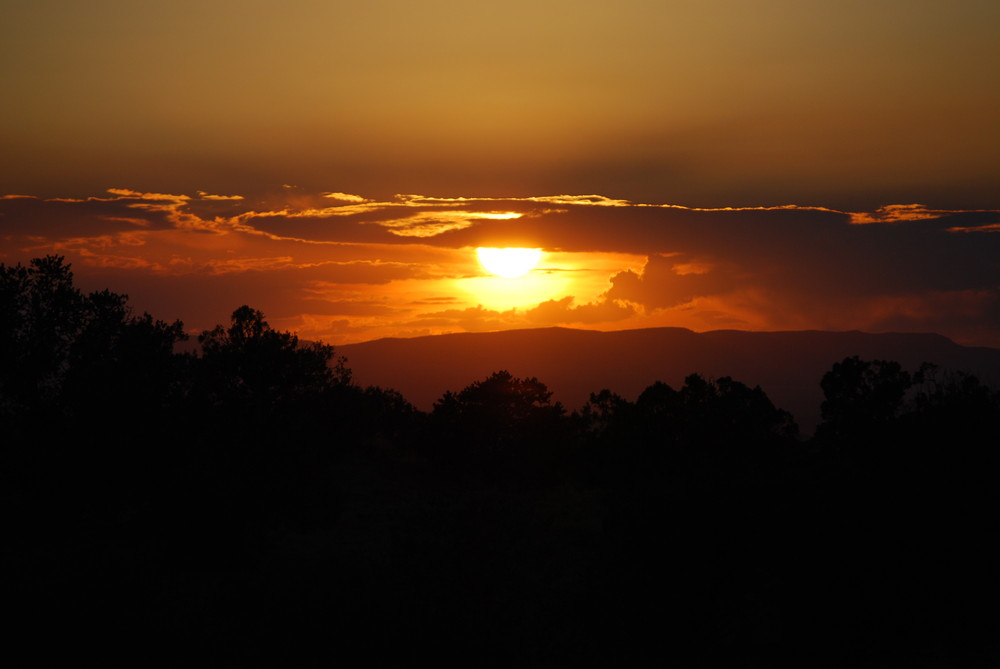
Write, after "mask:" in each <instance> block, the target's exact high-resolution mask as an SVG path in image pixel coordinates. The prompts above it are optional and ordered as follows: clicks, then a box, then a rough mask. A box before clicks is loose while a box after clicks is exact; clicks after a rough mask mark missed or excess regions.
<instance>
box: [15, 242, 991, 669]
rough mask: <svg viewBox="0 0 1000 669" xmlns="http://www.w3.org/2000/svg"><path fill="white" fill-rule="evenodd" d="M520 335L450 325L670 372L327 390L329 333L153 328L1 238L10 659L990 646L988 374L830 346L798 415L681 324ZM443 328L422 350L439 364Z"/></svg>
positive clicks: (123, 301) (529, 352) (929, 651)
mask: <svg viewBox="0 0 1000 669" xmlns="http://www.w3.org/2000/svg"><path fill="white" fill-rule="evenodd" d="M538 334H539V333H531V332H528V333H526V332H514V333H497V334H496V335H495V336H494V335H490V336H486V337H482V336H473V337H470V338H467V339H468V341H470V342H473V343H475V342H479V343H484V342H485V343H487V344H489V346H497V347H499V348H498V349H497V350H496V351H494V353H490V354H491V355H492V354H500V353H502V352H503V351H501V350H500V348H504V347H505V348H506V350H507V353H508V354H509V353H510V352H511V350H512V349H513V348H514V347H515V346H517V345H518V343H519V342H520V343H521V344H522V345H523V346H524V347H525V348H524V353H523V356H524V357H523V358H522V359H523V360H525V361H526V362H532V361H534V362H535V363H536V364H538V365H539V367H542V368H544V369H548V368H547V367H545V365H546V364H551V361H552V359H553V358H557V359H559V360H561V361H562V362H563V363H571V362H572V363H573V364H577V365H580V366H584V365H585V364H586V363H585V362H582V361H580V360H579V359H578V358H575V357H574V356H575V355H576V354H577V353H578V352H579V351H580V350H583V349H582V348H580V347H576V348H573V347H569V346H567V347H566V348H565V349H561V350H560V349H549V348H548V346H551V345H553V344H555V343H559V342H562V341H566V339H567V338H579V339H581V340H583V339H588V338H589V339H591V340H592V341H595V342H603V344H604V345H607V343H608V342H609V341H611V342H613V343H617V347H615V346H612V347H611V348H610V350H609V355H611V356H613V357H615V359H616V360H618V361H619V362H621V361H633V362H634V364H639V362H641V361H642V360H643V355H644V353H645V354H648V355H649V356H650V359H651V360H660V359H661V355H663V356H664V357H665V354H662V352H659V351H658V350H657V347H658V346H662V345H663V343H664V336H665V334H666V335H667V338H668V339H669V338H670V337H673V338H674V340H675V342H681V343H675V345H674V346H673V348H672V349H671V351H672V353H673V354H674V355H675V356H676V355H677V354H678V353H679V352H681V353H685V352H686V355H688V358H687V359H686V362H687V363H688V367H689V371H688V372H687V373H686V374H685V375H684V376H683V378H681V379H680V380H674V379H668V378H664V379H659V378H655V377H656V376H657V370H656V368H655V367H654V366H653V365H652V363H651V364H650V366H649V368H648V371H649V373H650V376H652V377H654V378H653V380H651V381H649V382H648V383H647V384H646V385H645V386H644V387H643V388H641V389H640V390H639V391H638V392H636V394H635V396H634V397H630V396H626V395H624V394H622V393H621V392H619V391H616V390H615V388H613V387H608V386H604V387H600V386H598V387H594V388H592V389H591V391H590V392H589V393H588V395H587V398H586V400H585V401H584V402H583V403H582V405H581V406H580V407H579V408H578V409H576V408H571V407H568V406H567V405H566V404H564V403H563V402H562V401H560V399H559V398H558V396H557V393H556V392H555V391H554V390H553V389H552V388H550V387H549V386H548V385H547V382H546V381H545V380H544V378H543V377H541V376H535V375H533V374H531V375H529V374H526V373H523V372H520V371H511V370H508V369H503V368H501V369H495V370H491V371H488V372H484V373H482V374H479V375H476V376H473V377H472V378H468V379H464V380H463V381H461V382H457V383H455V384H454V385H453V386H451V387H449V388H447V389H446V390H444V391H442V392H441V394H440V395H438V396H437V397H436V398H435V399H434V401H433V402H432V404H431V406H430V407H429V408H427V409H426V410H424V409H421V408H417V407H414V406H413V405H412V404H410V402H408V401H407V398H406V396H405V394H401V393H400V392H399V391H398V390H396V389H392V388H387V387H377V386H372V385H367V386H362V385H360V384H359V381H358V377H359V374H356V373H355V372H354V370H353V369H352V367H351V364H352V361H351V360H350V359H349V358H348V359H346V360H345V359H344V357H343V355H342V352H343V349H345V348H348V347H336V348H334V347H332V346H330V345H327V344H323V343H318V342H313V343H308V342H303V341H301V340H299V339H298V337H297V336H296V335H295V334H294V333H290V332H283V331H278V330H275V329H274V328H272V327H271V326H270V325H269V324H268V322H267V320H266V317H265V314H263V313H261V312H260V311H258V310H256V309H253V308H252V307H251V306H249V305H242V306H239V307H237V308H236V309H234V311H233V312H232V313H231V314H230V315H229V317H228V321H227V322H224V323H222V324H219V325H218V326H216V327H214V328H212V329H210V330H205V331H203V332H202V333H201V334H200V335H199V336H198V341H199V346H198V348H197V350H195V351H178V348H177V344H179V343H181V342H182V341H183V340H184V339H185V337H186V335H185V333H184V328H183V325H182V324H181V323H179V322H175V323H166V322H163V321H160V320H157V319H155V318H154V317H153V316H151V315H149V314H142V315H137V314H135V313H133V312H132V310H131V309H130V308H129V306H128V300H127V298H126V296H124V295H120V294H116V293H112V292H110V291H107V290H106V291H101V292H94V293H89V294H84V293H82V292H81V291H79V290H78V289H77V288H76V287H75V286H74V285H73V276H72V272H71V271H70V268H69V266H67V265H66V264H65V263H64V261H63V259H62V258H59V257H56V256H49V257H46V258H39V259H35V260H33V261H32V262H31V264H30V265H28V266H22V265H16V266H13V267H10V266H6V265H3V264H0V343H2V348H0V363H2V364H0V435H2V439H3V441H2V446H3V448H2V449H0V490H2V493H3V501H4V504H3V506H2V507H0V509H2V511H0V514H2V516H0V520H2V521H3V528H4V544H3V552H2V555H3V567H4V570H3V574H4V575H3V585H4V591H3V592H4V606H5V609H6V610H7V612H8V613H9V614H11V615H10V616H9V617H8V620H9V621H10V622H8V627H7V632H8V634H7V637H8V639H9V652H10V653H11V656H12V657H18V656H23V657H30V658H31V661H32V664H34V665H37V666H52V665H54V664H56V663H58V661H59V660H60V659H61V658H63V657H64V655H65V652H66V649H71V650H72V652H73V653H75V654H77V655H78V656H81V657H83V656H94V657H100V658H101V662H102V664H103V665H105V666H123V667H124V666H129V667H132V666H137V665H139V666H150V667H160V666H162V667H173V666H178V665H179V664H190V663H191V662H192V658H194V660H193V661H194V662H195V663H197V664H199V665H207V666H233V667H257V666H261V667H265V666H267V667H270V666H287V665H291V666H329V665H336V664H346V665H354V664H361V663H364V664H365V665H371V666H410V665H415V664H423V663H426V662H427V661H428V660H430V661H432V662H433V663H434V664H435V665H436V666H449V667H450V666H456V667H457V666H462V667H467V666H481V667H509V666H546V667H548V666H552V667H559V666H595V667H597V666H601V667H605V666H648V665H659V664H667V665H670V664H677V665H678V666H686V667H687V666H690V667H716V666H745V667H761V668H764V667H783V666H787V667H800V666H809V667H812V666H817V667H843V666H912V667H937V666H995V665H996V664H997V660H998V659H1000V641H998V637H997V635H996V616H995V615H994V614H992V610H993V608H994V607H995V602H996V601H997V599H998V597H1000V574H998V572H997V570H996V564H997V560H998V559H1000V550H998V548H997V542H996V541H995V536H996V533H997V531H998V530H1000V525H998V520H997V518H998V516H997V513H996V509H997V508H998V503H1000V493H998V489H997V486H996V480H997V476H998V474H1000V451H998V450H997V448H996V444H997V440H998V436H1000V435H998V429H1000V428H998V426H1000V393H998V392H997V391H996V390H995V388H993V387H991V386H990V384H988V383H986V382H984V380H983V379H982V378H980V377H979V376H977V375H976V374H974V373H969V372H967V371H961V370H952V369H948V368H946V367H944V366H937V365H936V364H934V362H935V361H922V362H920V363H919V364H916V365H911V364H909V363H906V364H904V363H902V362H900V361H898V360H894V359H890V358H867V357H861V356H860V355H859V354H856V353H855V354H849V355H847V356H845V357H842V358H840V359H834V360H831V361H829V363H828V364H826V366H825V368H824V369H822V370H820V372H819V373H818V374H817V375H816V378H815V379H814V380H813V383H814V384H815V386H816V387H817V388H818V389H819V390H818V391H814V392H817V393H818V395H817V397H818V399H819V401H818V406H817V407H816V410H817V411H818V412H819V423H818V426H817V428H816V430H815V434H814V435H813V436H808V437H807V436H805V435H803V434H802V433H801V432H800V430H799V426H798V425H797V423H796V421H795V420H794V418H793V416H792V415H791V414H790V413H789V412H788V411H787V410H786V408H785V407H784V406H782V405H781V404H780V403H777V402H775V401H774V400H773V397H772V396H771V395H770V393H769V392H768V391H767V390H765V389H764V388H763V387H762V386H761V385H757V384H756V383H753V384H751V383H748V382H746V381H745V380H743V379H741V378H739V377H737V376H731V375H728V374H725V375H722V374H720V375H717V376H714V375H713V376H710V375H707V374H706V373H705V372H704V371H698V369H697V367H698V365H697V364H693V363H694V362H696V361H697V358H696V353H697V354H700V355H707V351H708V350H709V348H708V347H707V346H705V345H704V342H703V341H702V337H701V336H700V335H694V333H690V332H687V331H682V330H680V331H666V333H664V332H660V331H653V332H646V333H641V332H639V333H637V332H625V333H581V332H579V331H554V332H553V331H543V332H542V333H541V334H542V335H543V336H542V337H541V338H539V337H538V336H537V335H538ZM606 334H607V335H611V337H610V338H606V337H605V335H606ZM745 334H746V333H728V332H720V333H707V335H708V336H706V337H705V338H704V339H705V340H707V341H709V342H715V344H714V345H715V346H717V347H719V348H720V349H721V348H727V352H726V357H725V358H724V361H728V362H729V364H731V365H732V366H733V367H737V368H739V369H744V370H753V369H759V370H762V372H761V373H765V372H767V371H768V369H769V367H768V365H777V364H778V360H779V359H780V360H783V361H785V362H788V361H791V362H793V363H794V362H795V361H796V360H805V359H806V358H807V356H805V354H804V353H803V352H802V351H805V352H807V353H809V354H810V355H813V354H815V355H817V356H818V355H820V354H821V352H822V351H825V350H827V349H825V348H824V347H826V346H830V347H832V348H834V349H835V350H837V351H840V350H842V349H840V348H837V346H841V345H842V342H843V339H844V338H845V337H847V338H848V339H850V340H852V341H858V342H864V341H869V342H877V345H878V346H883V345H887V342H897V343H898V345H899V347H900V348H899V349H898V352H899V353H900V357H901V358H903V359H908V358H907V356H913V355H921V354H922V353H923V352H924V351H925V350H927V349H925V348H923V347H924V346H927V345H929V344H933V345H935V346H938V347H939V348H938V349H937V350H940V351H941V352H944V353H947V352H948V351H951V352H952V354H953V355H959V356H960V355H967V354H968V353H963V352H962V349H961V347H956V346H955V345H954V344H951V343H950V342H948V341H947V340H944V339H943V338H938V337H928V336H926V335H915V336H909V335H891V336H884V337H883V336H873V337H868V336H865V335H860V334H857V333H847V334H845V335H837V334H832V335H829V336H827V334H828V333H777V334H775V333H771V334H768V333H764V334H763V335H762V336H761V337H757V336H756V335H753V336H747V337H744V336H743V335H745ZM785 334H788V337H785ZM544 335H550V336H551V337H553V338H554V339H546V338H545V336H544ZM643 336H645V337H647V339H645V340H643V339H642V337H643ZM783 337H784V338H783ZM616 338H617V339H616ZM775 340H776V341H778V343H781V342H784V343H785V346H786V349H787V351H786V353H787V355H786V356H785V357H784V358H781V357H780V350H779V348H780V347H775V346H774V345H773V344H774V341H775ZM421 341H423V340H421ZM454 341H456V340H455V338H454V337H451V336H444V337H437V338H430V339H427V340H426V342H430V343H432V344H433V345H434V346H438V345H441V344H442V343H444V344H447V343H448V342H452V343H454ZM643 341H644V342H645V343H644V344H643V346H646V347H647V348H648V350H647V351H645V352H644V351H643V350H642V349H640V348H638V344H639V343H640V342H643ZM684 341H687V342H688V343H687V344H686V345H682V342H684ZM760 341H765V342H770V343H769V345H768V346H767V347H764V350H766V351H769V352H770V353H768V355H770V356H772V357H767V356H765V355H764V354H763V353H760V354H757V353H754V351H758V350H760V349H761V346H760V343H759V342H760ZM802 341H806V342H812V345H811V347H810V346H805V345H802V344H801V343H796V342H802ZM532 342H534V343H532ZM748 342H749V343H748ZM830 342H833V344H831V343H830ZM838 342H839V343H838ZM376 344H385V342H376ZM542 344H545V345H544V346H543V345H542ZM834 344H836V346H834ZM489 346H485V347H484V346H480V351H486V352H487V353H489ZM626 346H631V347H635V348H630V349H629V350H627V351H625V350H624V347H626ZM685 346H686V347H685ZM741 347H742V348H741ZM475 348H476V347H475V346H472V345H470V346H468V347H465V348H462V347H455V356H454V357H455V360H456V364H459V363H462V360H463V357H464V356H468V355H471V353H470V351H473V350H474V349H475ZM796 348H798V349H799V352H798V353H796V352H795V351H796ZM357 350H358V348H357V347H356V348H355V349H354V351H355V352H356V351H357ZM553 350H555V351H560V352H557V353H553ZM872 350H878V351H882V350H884V349H881V348H879V349H864V350H863V351H862V353H863V352H865V351H867V352H871V351H872ZM406 351H407V349H405V348H401V349H399V351H397V353H399V354H400V355H402V354H403V352H406ZM956 351H958V352H957V353H956ZM420 352H421V351H419V350H414V349H412V348H411V349H408V352H407V353H406V355H418V354H420ZM699 352H700V353H699ZM973 353H977V354H978V353H983V352H982V351H973ZM383 354H385V355H387V354H388V353H387V352H386V349H383ZM747 356H751V357H754V359H753V360H750V361H748V360H746V359H745V357H747ZM755 356H756V357H755ZM796 356H799V357H796ZM970 359H975V358H970ZM599 361H600V357H599V356H596V357H595V358H594V359H593V360H591V361H590V364H592V365H599V364H600V362H599ZM385 362H386V364H389V362H391V360H390V361H385ZM431 362H434V361H433V360H431V361H425V362H422V363H421V364H430V363H431ZM399 364H401V365H403V368H404V369H418V367H415V366H414V365H415V363H405V361H399ZM440 364H442V365H443V364H444V363H440ZM677 364H683V362H681V363H677ZM459 366H460V364H459ZM387 369H389V367H387ZM390 371H391V370H390ZM626 371H627V372H628V374H627V375H626V376H623V377H616V378H621V379H622V380H623V381H622V382H624V379H626V378H631V374H633V373H634V372H635V370H634V369H630V370H626ZM579 373H580V374H581V376H579V377H578V378H579V379H580V380H581V381H580V382H583V381H582V380H585V379H586V378H589V377H587V376H586V373H585V372H579Z"/></svg>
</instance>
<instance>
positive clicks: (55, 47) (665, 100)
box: [0, 0, 1000, 346]
mask: <svg viewBox="0 0 1000 669" xmlns="http://www.w3.org/2000/svg"><path fill="white" fill-rule="evenodd" d="M0 19H2V20H0V89H2V90H3V100H4V103H3V104H2V105H0V156H2V159H0V198H2V199H0V262H3V263H7V264H14V263H17V262H21V263H26V262H27V261H28V260H30V258H32V257H38V256H40V255H45V254H48V253H57V254H60V255H64V256H66V258H67V260H68V261H70V262H71V263H72V264H73V269H74V271H75V273H76V277H77V280H78V283H79V284H80V285H81V286H83V287H85V288H88V289H102V288H110V289H112V290H114V291H116V292H124V293H128V294H129V296H130V298H131V301H132V303H133V305H134V306H135V308H136V309H137V310H139V311H142V310H147V311H149V312H150V313H152V314H153V315H154V316H157V317H159V318H163V319H171V320H172V319H174V318H180V319H182V320H183V321H184V322H185V324H186V326H187V327H188V328H189V329H190V330H191V331H193V332H197V331H200V330H201V329H205V328H210V327H212V326H213V325H215V324H216V323H223V322H226V320H227V319H228V316H229V314H230V313H231V311H232V310H233V309H235V308H236V307H237V306H239V305H241V304H250V305H251V306H254V307H255V308H259V309H261V310H262V311H264V312H265V315H266V316H267V317H268V320H269V321H270V322H271V324H272V325H274V326H277V327H281V328H283V329H292V330H295V331H297V332H299V334H300V335H301V336H303V337H305V338H311V339H317V338H319V339H323V340H325V341H329V342H330V343H334V344H336V343H347V342H354V341H363V340H367V339H372V338H375V337H382V336H413V335H418V334H432V333H438V332H453V331H464V330H495V329H504V328H512V327H541V326H550V325H563V326H568V327H588V328H596V329H623V328H632V327H649V326H661V325H667V326H681V327H689V328H692V329H696V330H706V329H719V328H737V329H756V330H761V329H767V330H775V329H830V330H847V329H863V330H869V331H890V330H891V331H935V332H940V333H942V334H945V335H947V336H950V337H952V338H954V339H956V340H957V341H960V342H962V343H967V344H978V345H991V346H1000V260H998V258H1000V253H998V251H1000V235H998V233H1000V161H998V160H997V156H998V155H1000V123H997V122H996V119H997V118H1000V77H998V76H997V74H996V73H997V72H998V71H1000V40H997V39H996V35H997V34H998V29H1000V3H997V2H995V0H981V1H980V0H958V1H955V0H953V1H950V2H944V1H936V0H907V1H902V0H867V1H865V2H855V1H853V0H838V1H837V2H831V1H827V0H812V1H810V2H802V1H801V0H769V1H768V0H761V1H759V2H747V1H742V0H715V1H713V0H701V1H699V2H687V1H669V0H659V1H656V2H654V1H644V0H619V1H618V2H615V3H610V2H606V1H605V2H598V1H596V0H573V1H559V0H533V1H532V2H524V1H521V0H510V1H509V2H506V3H502V4H496V3H478V2H468V1H465V2H458V1H446V0H427V1H424V2H419V3H416V2H401V1H399V0H369V1H368V2H365V3H357V2H350V3H346V2H334V1H325V2H319V1H309V0H288V1H286V2H282V3H276V2H261V1H253V0H241V1H240V2H235V1H230V0H216V1H211V0H202V1H200V2H197V3H195V2H189V1H187V0H173V1H171V2H146V3H135V2H118V1H114V0H93V1H89V2H88V1H82V2H80V1H77V2H68V1H62V0H32V1H30V2H23V1H21V0H10V1H8V2H5V3H4V4H3V8H2V9H0ZM479 246H492V247H505V246H526V247H532V248H541V249H542V250H543V257H542V260H541V262H540V264H539V265H538V267H537V268H536V269H534V270H533V271H532V272H530V273H529V274H528V275H527V276H525V277H522V278H518V279H502V278H499V277H495V276H491V275H489V273H488V272H487V271H486V270H485V269H484V268H483V267H482V266H481V265H479V263H478V262H477V260H476V253H475V249H476V248H477V247H479Z"/></svg>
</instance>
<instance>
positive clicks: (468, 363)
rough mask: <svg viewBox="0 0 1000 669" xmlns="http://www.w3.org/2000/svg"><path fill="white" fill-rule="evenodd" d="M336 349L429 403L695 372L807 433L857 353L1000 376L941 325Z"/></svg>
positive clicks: (561, 391)
mask: <svg viewBox="0 0 1000 669" xmlns="http://www.w3.org/2000/svg"><path fill="white" fill-rule="evenodd" d="M336 350H337V352H338V353H339V354H341V355H343V356H345V357H346V359H347V364H348V366H349V367H350V368H351V369H352V371H353V372H354V378H355V380H356V381H357V382H358V383H359V384H362V385H373V386H380V387H383V388H392V389H395V390H397V391H399V392H400V393H402V394H403V396H404V397H405V398H406V399H407V400H409V401H410V402H411V403H413V404H414V405H415V406H416V407H418V408H420V409H423V410H429V409H431V408H432V407H433V403H434V401H435V400H437V399H439V398H440V397H441V396H442V395H443V394H444V393H445V392H446V391H449V390H450V391H458V390H461V389H462V388H464V387H466V386H467V385H469V384H471V383H473V382H475V381H478V380H482V379H483V378H485V377H486V376H488V375H489V374H491V373H493V372H495V371H498V370H500V369H505V370H507V371H508V372H510V373H511V374H513V375H514V376H520V377H536V378H538V379H539V380H540V381H542V382H543V383H545V384H546V385H547V386H548V388H549V390H551V391H552V393H553V399H554V400H557V401H560V402H562V403H563V405H564V406H565V407H566V408H567V409H568V410H574V409H579V408H580V407H581V406H583V404H584V403H586V401H587V399H588V398H589V396H590V394H591V393H595V392H598V391H600V390H602V389H604V388H607V389H610V390H612V391H613V392H616V393H618V394H620V395H622V396H623V397H625V398H626V399H629V400H634V399H635V398H636V397H637V396H638V394H639V393H640V392H641V391H642V390H643V389H644V388H646V387H648V386H649V385H651V384H653V383H654V382H656V381H663V382H665V383H668V384H670V385H671V386H674V387H679V386H680V385H682V384H683V380H684V378H685V377H686V376H688V375H689V374H693V373H697V374H701V375H703V376H706V377H711V378H720V377H723V376H730V377H732V378H733V379H734V380H736V381H740V382H742V383H745V384H747V385H749V386H756V385H759V386H761V388H763V390H764V391H765V392H766V393H767V394H768V396H769V397H770V398H771V400H772V401H773V402H774V404H775V405H777V406H779V407H781V408H783V409H785V410H787V411H790V412H791V413H792V414H793V416H795V419H796V420H797V421H798V422H799V425H800V427H802V428H803V431H804V432H806V433H809V432H811V431H812V430H813V428H814V427H815V425H816V424H817V423H818V422H819V420H820V404H821V402H822V400H823V395H822V390H821V389H820V385H819V384H820V380H821V379H822V377H823V374H825V373H826V372H827V371H829V369H830V368H831V367H832V366H833V364H834V363H836V362H839V361H841V360H843V359H844V358H846V357H849V356H852V355H857V356H859V357H861V358H862V359H868V360H872V359H882V360H895V361H897V362H899V363H900V364H901V365H903V367H904V368H905V369H907V370H909V371H914V370H915V369H916V368H917V367H918V366H919V365H920V364H921V363H923V362H931V363H933V364H936V365H938V366H939V367H940V368H942V369H944V370H950V371H968V372H971V373H973V374H976V375H977V376H979V377H980V378H981V379H982V380H983V381H984V382H986V383H988V384H990V385H993V386H994V387H996V383H997V381H1000V349H994V348H988V347H968V346H963V345H961V344H957V343H955V342H954V341H953V340H951V339H949V338H948V337H946V336H944V335H941V334H937V333H933V332H924V333H920V332H886V333H869V332H862V331H859V330H849V331H830V330H778V331H766V332H761V331H748V330H731V329H727V330H709V331H705V332H695V331H693V330H689V329H687V328H679V327H660V328H638V329H631V330H611V331H602V330H586V329H576V328H565V327H548V328H525V329H518V330H500V331H494V332H457V333H448V334H439V335H421V336H418V337H410V338H404V337H386V338H381V339H374V340H371V341H368V342H360V343H355V344H344V345H339V346H337V347H336Z"/></svg>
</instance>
